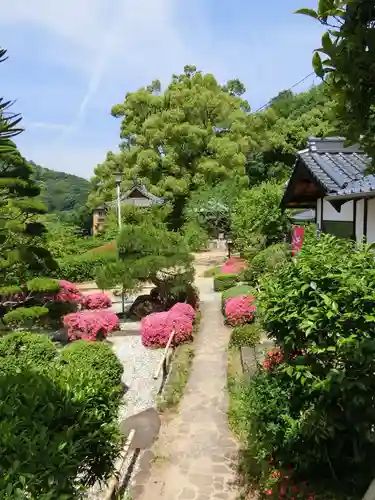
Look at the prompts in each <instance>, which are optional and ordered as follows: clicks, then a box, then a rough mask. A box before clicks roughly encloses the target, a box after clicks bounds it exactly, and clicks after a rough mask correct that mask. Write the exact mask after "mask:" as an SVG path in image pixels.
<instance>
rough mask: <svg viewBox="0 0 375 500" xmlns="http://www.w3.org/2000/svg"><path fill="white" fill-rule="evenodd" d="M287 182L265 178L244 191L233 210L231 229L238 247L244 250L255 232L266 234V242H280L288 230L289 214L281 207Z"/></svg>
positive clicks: (269, 243) (267, 243) (256, 233)
mask: <svg viewBox="0 0 375 500" xmlns="http://www.w3.org/2000/svg"><path fill="white" fill-rule="evenodd" d="M283 192H284V186H283V185H281V184H276V183H274V182H264V183H263V184H260V185H259V186H256V187H254V188H252V189H249V190H247V191H244V192H243V193H242V194H241V196H240V197H239V198H238V200H237V202H236V204H235V206H234V208H233V213H232V224H231V232H232V237H233V239H234V242H235V245H236V248H237V249H238V250H239V251H241V252H244V251H246V249H247V248H249V246H251V245H249V241H250V240H251V238H254V235H263V236H265V237H266V242H265V243H266V245H271V244H273V243H278V242H279V241H281V240H282V239H283V237H284V235H285V234H286V233H287V231H288V218H287V216H286V214H285V213H283V212H282V211H281V210H280V202H281V199H282V196H283Z"/></svg>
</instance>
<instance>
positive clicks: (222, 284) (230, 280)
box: [214, 273, 239, 292]
mask: <svg viewBox="0 0 375 500" xmlns="http://www.w3.org/2000/svg"><path fill="white" fill-rule="evenodd" d="M238 280H239V275H238V274H220V273H218V274H215V276H214V291H215V292H222V291H223V290H227V289H228V288H231V287H233V286H234V285H235V284H236V283H237V282H238Z"/></svg>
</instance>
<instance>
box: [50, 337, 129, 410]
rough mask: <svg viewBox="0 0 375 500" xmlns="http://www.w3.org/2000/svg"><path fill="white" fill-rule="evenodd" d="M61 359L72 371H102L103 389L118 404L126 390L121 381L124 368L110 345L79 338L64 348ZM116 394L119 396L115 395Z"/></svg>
mask: <svg viewBox="0 0 375 500" xmlns="http://www.w3.org/2000/svg"><path fill="white" fill-rule="evenodd" d="M60 359H61V361H62V362H63V363H64V364H65V365H66V366H67V367H68V368H69V370H71V371H72V373H73V372H74V371H80V370H81V371H82V370H87V372H88V373H95V372H97V373H98V372H100V377H101V383H102V385H103V386H102V389H101V390H103V391H104V390H107V391H108V392H109V393H110V397H111V399H113V400H114V402H115V403H116V405H117V404H118V400H117V397H118V396H121V395H122V394H123V392H124V389H123V386H122V382H121V375H122V372H123V371H124V368H123V366H122V364H121V362H120V361H119V360H118V358H117V357H116V356H115V355H114V354H113V351H112V350H111V348H110V346H108V345H107V344H105V343H103V342H86V341H84V340H77V341H75V342H73V343H72V344H69V345H67V346H66V347H64V349H62V351H61V354H60ZM116 395H117V397H114V396H116Z"/></svg>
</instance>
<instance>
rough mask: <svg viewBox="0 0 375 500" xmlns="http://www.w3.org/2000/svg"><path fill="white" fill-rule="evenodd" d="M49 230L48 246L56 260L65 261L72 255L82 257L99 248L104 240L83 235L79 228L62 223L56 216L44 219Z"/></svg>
mask: <svg viewBox="0 0 375 500" xmlns="http://www.w3.org/2000/svg"><path fill="white" fill-rule="evenodd" d="M43 222H44V224H45V226H46V229H47V231H48V232H47V235H46V246H47V248H48V250H49V251H50V252H51V255H52V256H53V258H54V259H64V258H66V257H68V256H70V255H74V256H77V255H81V254H84V253H86V252H88V251H90V250H91V249H94V248H96V247H99V246H101V245H102V244H103V242H104V240H103V239H99V238H97V237H88V236H84V235H83V234H82V230H81V229H80V228H79V227H78V226H74V225H71V224H68V223H64V222H61V220H60V219H59V218H58V217H57V216H56V215H55V214H48V216H45V217H44V218H43Z"/></svg>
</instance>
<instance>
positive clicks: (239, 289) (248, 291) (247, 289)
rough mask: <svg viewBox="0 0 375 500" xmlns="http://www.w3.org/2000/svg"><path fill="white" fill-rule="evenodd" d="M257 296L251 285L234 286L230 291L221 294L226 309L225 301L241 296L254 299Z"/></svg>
mask: <svg viewBox="0 0 375 500" xmlns="http://www.w3.org/2000/svg"><path fill="white" fill-rule="evenodd" d="M255 294H256V290H255V288H253V287H251V286H249V285H236V286H232V287H231V288H228V290H224V292H223V293H222V294H221V302H222V307H223V308H224V306H225V301H226V300H227V299H232V298H233V297H239V296H240V295H248V296H250V297H253V296H255ZM223 311H224V309H223Z"/></svg>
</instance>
